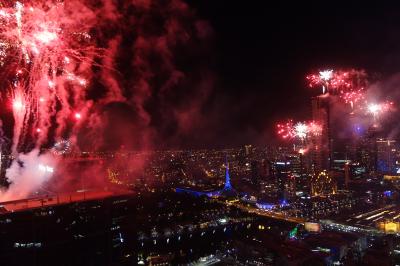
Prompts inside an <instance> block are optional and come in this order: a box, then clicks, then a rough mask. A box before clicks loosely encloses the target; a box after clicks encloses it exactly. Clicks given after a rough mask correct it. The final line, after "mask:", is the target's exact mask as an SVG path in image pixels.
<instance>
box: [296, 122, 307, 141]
mask: <svg viewBox="0 0 400 266" xmlns="http://www.w3.org/2000/svg"><path fill="white" fill-rule="evenodd" d="M294 133H295V136H296V137H298V138H299V139H301V140H304V139H305V138H306V137H307V134H308V133H309V130H308V126H307V125H306V124H305V123H302V122H298V123H297V124H296V125H295V126H294Z"/></svg>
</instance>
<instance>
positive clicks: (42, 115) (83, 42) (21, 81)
mask: <svg viewBox="0 0 400 266" xmlns="http://www.w3.org/2000/svg"><path fill="white" fill-rule="evenodd" d="M80 12H82V13H84V14H85V15H86V16H80V17H81V18H82V19H83V21H80V20H73V19H71V17H70V16H71V14H75V15H80ZM90 14H91V12H89V11H88V8H87V7H86V6H84V5H83V4H81V3H79V2H77V1H71V2H68V3H67V2H59V1H54V2H52V1H46V2H42V3H39V2H34V1H33V2H30V3H24V4H23V3H22V2H18V1H17V2H15V4H14V5H13V6H11V5H7V1H5V2H2V1H1V0H0V25H1V27H0V67H1V66H7V71H3V73H2V74H0V75H1V77H2V78H3V79H4V80H12V81H13V82H12V83H13V85H12V86H9V88H5V89H8V90H9V91H10V93H9V94H10V95H12V99H13V100H12V101H13V113H14V118H17V117H18V119H16V123H15V127H14V134H16V135H17V136H14V140H15V142H14V143H13V153H18V147H19V146H22V145H23V144H24V138H23V136H26V135H27V134H26V132H25V131H26V129H28V128H29V127H30V126H32V127H34V128H40V131H43V132H44V133H46V132H47V131H48V130H49V128H50V126H51V124H52V123H51V120H52V115H56V116H57V121H58V123H59V124H60V125H62V124H64V122H62V121H65V120H66V119H68V117H70V114H68V113H69V112H70V111H69V110H73V109H74V105H81V103H80V102H77V100H78V99H79V98H76V97H73V98H69V95H73V92H74V91H76V90H78V87H85V86H87V81H86V78H85V77H84V75H85V73H86V72H87V71H86V70H85V67H81V66H89V65H92V64H93V58H94V56H96V55H97V54H98V49H97V48H95V46H94V45H93V44H92V42H91V38H90V35H89V34H88V32H89V31H90V29H91V28H92V27H93V26H94V23H95V17H94V15H90ZM71 99H72V101H71ZM36 103H40V105H37V104H36ZM57 104H58V106H61V110H57V113H54V111H53V110H55V109H56V108H55V106H56V105H57ZM78 116H79V117H77V114H75V118H76V119H81V116H80V114H79V115H78ZM27 123H30V124H29V126H28V125H27ZM58 132H59V133H60V134H61V130H58ZM43 135H45V134H43ZM56 137H57V136H56ZM43 141H44V139H43V138H38V139H37V141H36V148H40V145H42V142H43Z"/></svg>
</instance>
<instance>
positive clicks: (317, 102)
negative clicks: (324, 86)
mask: <svg viewBox="0 0 400 266" xmlns="http://www.w3.org/2000/svg"><path fill="white" fill-rule="evenodd" d="M311 104H312V118H313V120H314V121H315V122H317V123H318V124H320V125H321V127H322V132H321V134H320V135H318V136H313V137H312V138H311V163H312V169H313V171H314V172H315V173H316V172H320V171H322V170H325V169H329V168H330V162H331V158H332V155H331V150H332V149H331V136H330V128H329V98H328V97H326V96H317V97H314V98H312V101H311Z"/></svg>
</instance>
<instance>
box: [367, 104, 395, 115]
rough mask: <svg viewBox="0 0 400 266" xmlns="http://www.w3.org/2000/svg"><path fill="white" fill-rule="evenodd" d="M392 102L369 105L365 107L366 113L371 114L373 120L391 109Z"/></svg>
mask: <svg viewBox="0 0 400 266" xmlns="http://www.w3.org/2000/svg"><path fill="white" fill-rule="evenodd" d="M393 105H394V104H393V102H384V103H370V104H367V105H366V111H367V113H368V114H371V115H372V116H373V117H374V118H377V117H378V116H380V115H382V114H384V113H386V112H388V111H390V110H391V109H392V108H393Z"/></svg>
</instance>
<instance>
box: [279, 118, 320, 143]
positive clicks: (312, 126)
mask: <svg viewBox="0 0 400 266" xmlns="http://www.w3.org/2000/svg"><path fill="white" fill-rule="evenodd" d="M277 129H278V130H277V134H278V135H279V136H280V137H281V138H283V139H295V138H297V139H299V140H301V141H304V140H305V139H307V138H308V137H310V136H319V135H321V133H322V127H321V125H320V124H319V123H317V122H315V121H310V122H297V123H296V124H294V123H293V120H288V121H287V122H286V123H279V124H277Z"/></svg>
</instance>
